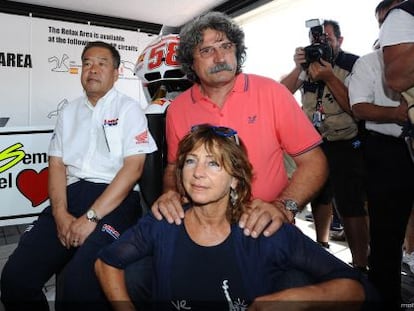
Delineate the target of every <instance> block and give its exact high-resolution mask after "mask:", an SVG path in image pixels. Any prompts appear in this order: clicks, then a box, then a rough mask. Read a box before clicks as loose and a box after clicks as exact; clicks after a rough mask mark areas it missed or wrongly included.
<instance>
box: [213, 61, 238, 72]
mask: <svg viewBox="0 0 414 311" xmlns="http://www.w3.org/2000/svg"><path fill="white" fill-rule="evenodd" d="M220 71H233V67H232V66H231V65H229V64H227V63H221V64H218V65H216V66H214V67H212V68H210V70H209V73H217V72H220Z"/></svg>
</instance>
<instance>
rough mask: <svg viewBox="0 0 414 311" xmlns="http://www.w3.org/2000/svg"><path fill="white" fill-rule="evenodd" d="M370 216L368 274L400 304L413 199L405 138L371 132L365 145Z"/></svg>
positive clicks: (389, 300) (413, 172)
mask: <svg viewBox="0 0 414 311" xmlns="http://www.w3.org/2000/svg"><path fill="white" fill-rule="evenodd" d="M365 159H366V167H367V171H368V182H367V196H368V212H369V219H370V235H371V241H370V248H371V250H370V256H369V267H370V271H369V278H370V280H371V281H372V283H373V284H374V285H375V286H376V287H377V289H378V290H379V293H380V295H381V296H382V298H383V299H384V301H385V302H386V304H387V305H388V308H387V309H388V310H395V309H397V308H399V305H400V299H401V260H402V245H403V242H404V236H405V230H406V226H407V222H408V218H409V216H410V213H411V209H412V208H413V203H414V182H413V180H414V164H413V162H412V160H411V158H410V156H409V153H408V149H407V146H406V145H405V142H404V141H403V140H402V139H398V138H393V137H390V136H386V135H381V134H375V133H371V134H369V135H368V137H367V142H366V149H365Z"/></svg>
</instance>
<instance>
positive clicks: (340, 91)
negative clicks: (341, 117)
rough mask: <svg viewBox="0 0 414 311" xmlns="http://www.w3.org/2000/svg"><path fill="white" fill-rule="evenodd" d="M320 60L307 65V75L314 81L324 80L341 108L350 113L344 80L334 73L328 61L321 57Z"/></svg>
mask: <svg viewBox="0 0 414 311" xmlns="http://www.w3.org/2000/svg"><path fill="white" fill-rule="evenodd" d="M320 62H321V63H319V62H313V63H311V64H310V65H309V69H308V71H309V75H310V76H311V77H312V79H313V80H315V81H318V80H322V81H324V82H325V84H326V86H327V87H328V88H329V90H330V91H331V93H332V95H333V96H334V97H335V100H336V102H337V103H338V105H339V106H340V107H341V108H342V110H343V111H345V112H346V113H348V114H350V115H352V110H351V107H350V106H349V98H348V88H347V87H346V86H345V84H344V82H343V81H341V80H340V79H339V78H338V77H337V76H336V75H335V73H334V72H333V68H332V65H331V64H330V63H329V62H327V61H325V60H323V59H322V58H321V59H320Z"/></svg>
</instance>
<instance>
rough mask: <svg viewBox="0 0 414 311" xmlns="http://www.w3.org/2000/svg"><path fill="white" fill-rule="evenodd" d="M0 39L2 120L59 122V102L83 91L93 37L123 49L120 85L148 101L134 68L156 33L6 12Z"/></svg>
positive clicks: (17, 124)
mask: <svg viewBox="0 0 414 311" xmlns="http://www.w3.org/2000/svg"><path fill="white" fill-rule="evenodd" d="M0 38H2V40H1V41H0V81H1V83H0V94H2V100H1V101H0V118H2V117H6V118H9V120H8V122H7V125H6V126H12V127H20V126H23V127H24V126H38V125H40V126H44V125H50V126H52V127H53V126H54V124H55V120H56V111H57V109H59V105H60V104H61V103H62V102H63V101H64V100H71V99H74V98H76V97H78V96H79V95H81V92H82V87H81V84H80V72H81V59H80V57H81V53H82V50H83V48H84V46H85V44H86V43H87V42H88V41H95V40H100V41H105V42H108V43H110V44H112V45H113V46H115V47H116V48H117V49H118V51H119V53H120V55H121V67H120V76H119V80H118V82H117V83H116V87H117V88H118V89H119V90H120V91H122V92H124V93H126V94H127V95H129V96H131V97H133V98H135V99H137V100H138V101H140V102H141V105H142V107H143V108H145V107H146V105H147V103H146V100H145V96H144V94H143V92H142V86H141V83H140V81H139V80H138V79H137V77H135V76H134V73H133V69H134V65H135V62H136V60H137V58H138V55H139V53H140V52H141V51H142V50H143V49H144V48H145V47H146V45H147V44H148V43H149V42H150V41H151V40H152V36H151V35H148V34H145V33H140V32H138V31H136V32H135V31H128V30H120V29H114V28H107V27H98V26H90V25H88V24H77V23H68V22H63V21H56V20H49V19H42V18H33V17H28V16H19V15H12V14H4V13H0Z"/></svg>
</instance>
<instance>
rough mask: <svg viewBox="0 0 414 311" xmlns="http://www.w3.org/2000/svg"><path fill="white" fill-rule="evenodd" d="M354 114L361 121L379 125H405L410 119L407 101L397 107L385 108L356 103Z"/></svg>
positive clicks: (353, 109)
mask: <svg viewBox="0 0 414 311" xmlns="http://www.w3.org/2000/svg"><path fill="white" fill-rule="evenodd" d="M352 112H353V113H354V116H355V117H356V118H357V119H359V120H369V121H375V122H377V123H397V124H403V123H404V122H406V121H407V118H408V107H407V102H405V101H402V102H401V104H400V105H399V106H397V107H384V106H378V105H375V104H373V103H356V104H354V105H353V106H352Z"/></svg>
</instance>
